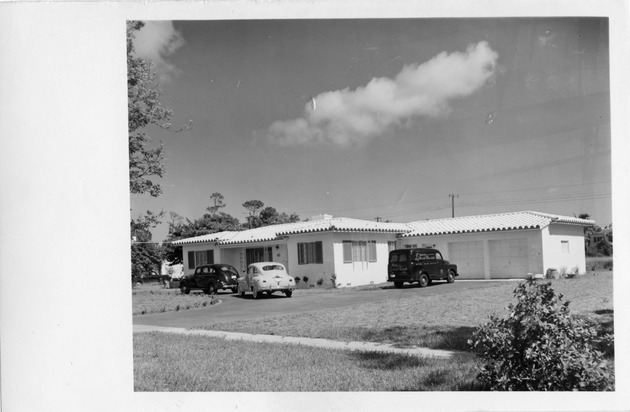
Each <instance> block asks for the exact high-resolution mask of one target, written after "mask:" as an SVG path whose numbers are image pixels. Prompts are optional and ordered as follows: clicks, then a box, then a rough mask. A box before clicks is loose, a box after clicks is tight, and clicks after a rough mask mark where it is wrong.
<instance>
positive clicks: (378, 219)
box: [374, 216, 382, 222]
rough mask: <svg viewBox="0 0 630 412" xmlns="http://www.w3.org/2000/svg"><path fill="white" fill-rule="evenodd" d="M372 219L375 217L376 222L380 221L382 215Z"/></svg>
mask: <svg viewBox="0 0 630 412" xmlns="http://www.w3.org/2000/svg"><path fill="white" fill-rule="evenodd" d="M374 219H376V221H377V222H380V221H381V219H382V217H380V216H376V217H375V218H374Z"/></svg>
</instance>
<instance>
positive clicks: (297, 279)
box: [293, 276, 302, 285]
mask: <svg viewBox="0 0 630 412" xmlns="http://www.w3.org/2000/svg"><path fill="white" fill-rule="evenodd" d="M293 279H295V284H296V285H299V284H300V281H301V280H302V279H301V278H300V277H299V276H296V277H295V278H293Z"/></svg>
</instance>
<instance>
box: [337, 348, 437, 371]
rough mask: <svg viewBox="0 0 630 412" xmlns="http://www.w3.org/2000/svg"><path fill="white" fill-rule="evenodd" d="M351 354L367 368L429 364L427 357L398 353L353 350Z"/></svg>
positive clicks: (380, 368) (391, 368)
mask: <svg viewBox="0 0 630 412" xmlns="http://www.w3.org/2000/svg"><path fill="white" fill-rule="evenodd" d="M349 356H350V357H351V358H352V359H354V360H356V361H358V362H359V366H361V367H362V368H366V369H377V370H398V369H407V368H417V367H420V366H426V365H427V361H426V359H425V358H421V357H418V356H413V355H401V354H398V353H381V352H351V353H350V354H349Z"/></svg>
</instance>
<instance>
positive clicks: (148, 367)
mask: <svg viewBox="0 0 630 412" xmlns="http://www.w3.org/2000/svg"><path fill="white" fill-rule="evenodd" d="M173 348H177V350H173ZM243 354H247V355H246V356H243ZM134 365H135V367H134V378H135V390H136V391H160V392H208V391H213V392H214V391H218V392H223V391H226V392H227V391H249V392H263V391H264V392H303V391H312V392H318V391H328V392H331V391H457V390H482V389H483V388H482V387H481V386H480V385H479V384H478V383H476V381H475V376H476V373H477V372H476V368H477V366H478V365H477V363H476V361H475V360H474V359H438V358H420V357H414V356H407V355H398V354H382V353H375V352H350V351H344V350H326V349H320V348H310V347H304V346H296V345H287V344H269V343H252V342H234V341H226V340H223V339H218V338H208V337H201V336H182V335H175V334H161V333H141V334H135V335H134Z"/></svg>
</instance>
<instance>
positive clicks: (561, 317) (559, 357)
mask: <svg viewBox="0 0 630 412" xmlns="http://www.w3.org/2000/svg"><path fill="white" fill-rule="evenodd" d="M514 296H515V297H516V298H517V300H518V303H517V304H516V305H512V304H511V305H509V307H508V309H509V310H510V315H509V317H508V318H506V319H499V318H497V317H495V316H491V317H490V321H489V322H488V323H487V324H486V325H483V326H481V327H479V328H478V329H477V330H476V331H475V332H474V333H473V339H472V340H469V341H468V343H469V345H471V346H472V347H473V349H474V350H475V351H476V353H477V355H478V356H479V357H480V358H482V359H483V360H484V362H485V364H484V365H483V367H482V368H481V371H480V373H479V375H478V376H477V379H478V380H480V381H481V382H483V383H485V384H486V385H488V386H489V388H490V389H492V390H530V391H532V390H534V391H565V390H583V391H593V390H614V371H613V368H612V365H610V363H609V361H607V360H606V359H605V358H604V355H603V353H602V352H600V351H598V350H597V349H596V348H597V347H598V345H602V344H603V343H604V341H612V336H611V335H604V336H601V337H600V336H598V334H597V330H596V329H595V328H594V327H593V326H592V325H590V324H589V323H587V322H586V321H584V320H581V319H574V318H572V317H571V314H570V312H569V302H562V295H561V294H556V293H555V292H554V290H553V289H552V288H551V283H537V282H535V281H534V280H528V281H526V282H523V283H520V284H519V285H518V287H517V288H516V289H515V290H514Z"/></svg>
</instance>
